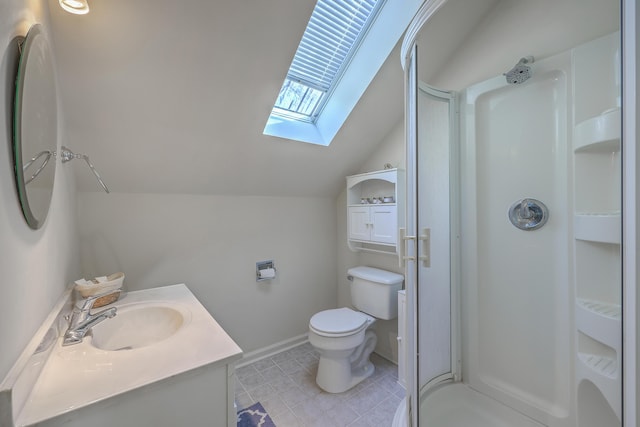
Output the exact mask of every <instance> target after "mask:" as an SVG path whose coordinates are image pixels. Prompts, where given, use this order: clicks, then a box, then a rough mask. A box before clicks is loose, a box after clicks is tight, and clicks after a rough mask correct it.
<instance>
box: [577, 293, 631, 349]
mask: <svg viewBox="0 0 640 427" xmlns="http://www.w3.org/2000/svg"><path fill="white" fill-rule="evenodd" d="M621 311H622V310H621V307H620V305H618V304H611V303H607V302H603V301H595V300H588V299H584V298H578V299H577V300H576V324H577V326H578V329H579V330H580V331H581V332H583V333H584V334H586V335H588V336H589V337H591V338H593V339H594V340H597V341H599V342H601V343H603V344H605V345H607V346H609V347H611V348H613V349H614V350H615V351H618V352H619V351H620V349H621V337H620V326H621Z"/></svg>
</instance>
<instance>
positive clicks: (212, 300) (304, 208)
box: [78, 192, 337, 352]
mask: <svg viewBox="0 0 640 427" xmlns="http://www.w3.org/2000/svg"><path fill="white" fill-rule="evenodd" d="M335 206H336V205H335V201H334V200H333V199H330V198H304V197H251V196H206V195H173V194H123V193H111V194H104V193H85V192H81V193H79V194H78V224H79V229H80V242H81V247H82V270H83V273H84V274H85V276H86V277H94V276H96V275H105V274H110V273H114V272H117V271H122V272H124V273H125V276H126V278H125V287H126V288H128V290H136V289H145V288H150V287H156V286H161V285H169V284H174V283H185V284H186V285H187V286H188V287H189V289H191V291H192V292H193V293H194V294H195V295H196V296H197V297H198V299H199V300H200V301H201V302H202V304H203V305H204V306H205V307H206V308H207V309H208V310H209V312H210V313H211V314H212V315H213V316H214V317H215V318H216V320H217V321H218V322H219V323H220V324H221V325H222V327H223V328H224V329H225V330H226V331H227V333H229V335H230V336H231V337H232V338H233V339H234V340H235V341H236V343H237V344H238V345H239V346H240V347H241V348H242V349H243V351H245V352H250V351H253V350H257V349H261V348H264V347H266V346H269V345H273V344H276V343H278V342H280V341H283V340H287V339H290V338H293V337H296V336H298V335H301V334H305V333H306V332H307V331H308V324H309V319H310V317H311V316H312V315H313V314H315V313H316V312H318V311H320V310H325V309H328V308H334V307H335V305H336V300H337V296H336V280H335V271H336V256H335V251H336V246H337V242H336V216H335V211H336V207H335ZM268 259H273V260H274V262H275V265H276V268H277V278H276V279H275V280H272V281H270V282H259V283H256V280H255V263H256V262H257V261H262V260H268Z"/></svg>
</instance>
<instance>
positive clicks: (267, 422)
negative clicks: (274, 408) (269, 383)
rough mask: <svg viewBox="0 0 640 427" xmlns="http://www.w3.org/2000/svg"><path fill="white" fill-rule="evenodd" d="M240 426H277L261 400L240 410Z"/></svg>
mask: <svg viewBox="0 0 640 427" xmlns="http://www.w3.org/2000/svg"><path fill="white" fill-rule="evenodd" d="M238 427H276V425H275V424H274V423H273V421H272V420H271V417H270V416H269V414H267V411H266V410H265V409H264V408H263V407H262V405H261V404H260V402H256V403H254V404H253V405H251V406H249V407H248V408H245V409H241V410H240V411H238Z"/></svg>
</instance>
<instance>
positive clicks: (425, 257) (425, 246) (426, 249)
mask: <svg viewBox="0 0 640 427" xmlns="http://www.w3.org/2000/svg"><path fill="white" fill-rule="evenodd" d="M418 240H419V241H421V242H422V255H419V256H418V259H419V260H420V261H422V265H423V267H426V268H430V267H431V229H430V228H423V229H422V234H420V235H419V236H418Z"/></svg>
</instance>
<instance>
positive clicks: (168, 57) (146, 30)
mask: <svg viewBox="0 0 640 427" xmlns="http://www.w3.org/2000/svg"><path fill="white" fill-rule="evenodd" d="M57 3H58V2H57V0H49V6H50V8H51V18H52V27H53V29H52V31H53V38H54V40H53V42H54V49H55V53H56V60H57V67H58V80H59V83H60V98H61V105H62V111H63V116H64V124H65V126H64V134H63V144H65V145H67V146H69V148H71V149H72V150H74V151H76V152H81V153H86V154H88V155H89V156H90V158H91V160H92V162H93V163H94V164H95V166H96V168H97V169H98V170H99V172H100V173H101V175H102V177H103V179H104V180H105V181H106V183H107V185H108V186H109V187H110V189H111V190H112V191H114V192H151V193H190V194H235V195H258V194H259V195H270V196H328V197H333V196H336V195H337V194H338V193H339V192H340V190H341V189H342V188H343V186H344V183H345V181H344V177H345V176H346V175H349V174H352V173H355V172H357V171H358V169H359V166H360V165H361V164H362V162H363V161H364V160H366V158H367V157H368V156H370V155H371V153H373V152H374V151H375V149H376V148H377V146H378V145H379V144H380V142H381V141H383V140H384V138H385V136H386V135H387V134H388V133H389V132H390V131H391V130H392V129H394V128H395V127H396V126H399V125H400V123H401V121H402V115H403V103H404V95H403V90H404V83H403V72H402V69H401V66H400V58H399V49H398V48H397V47H396V49H394V51H393V52H392V53H391V55H390V56H389V58H388V59H387V61H386V62H385V63H384V65H383V67H382V69H381V70H380V71H379V72H378V74H377V76H376V77H375V78H374V80H373V82H372V83H371V85H370V86H369V88H368V89H367V91H366V92H365V94H364V96H363V97H362V98H361V100H360V102H359V103H358V104H357V105H356V107H355V109H354V110H353V111H352V113H351V115H350V116H349V118H348V119H347V121H346V122H345V124H344V125H343V127H342V128H341V130H340V131H339V133H338V134H337V136H336V137H335V139H334V141H333V142H332V144H331V145H330V146H329V147H321V146H315V145H309V144H304V143H300V142H294V141H290V140H285V139H280V138H275V137H270V136H265V135H263V134H262V131H263V129H264V126H265V124H266V121H267V118H268V115H269V113H270V111H271V107H272V106H273V103H274V101H275V98H276V95H277V93H278V91H279V89H280V86H281V85H282V82H283V80H284V77H285V74H286V71H287V69H288V67H289V64H290V62H291V59H292V57H293V55H294V53H295V50H296V48H297V44H298V42H299V40H300V38H301V36H302V33H303V32H304V29H305V26H306V23H307V21H308V19H309V16H310V15H311V12H312V10H313V7H314V5H315V1H314V0H235V1H222V0H187V1H172V0H136V1H127V0H91V1H90V6H91V12H90V13H89V14H88V15H83V16H76V15H71V14H69V13H66V12H64V11H63V10H62V9H60V7H58V5H57ZM73 167H74V168H75V169H77V178H78V179H77V181H78V187H79V189H80V190H83V191H94V190H95V191H99V190H100V188H99V187H98V184H97V183H96V182H95V180H94V179H93V178H92V176H91V175H90V172H89V171H88V170H87V169H86V168H84V167H82V166H81V165H80V164H77V165H74V166H73Z"/></svg>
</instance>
